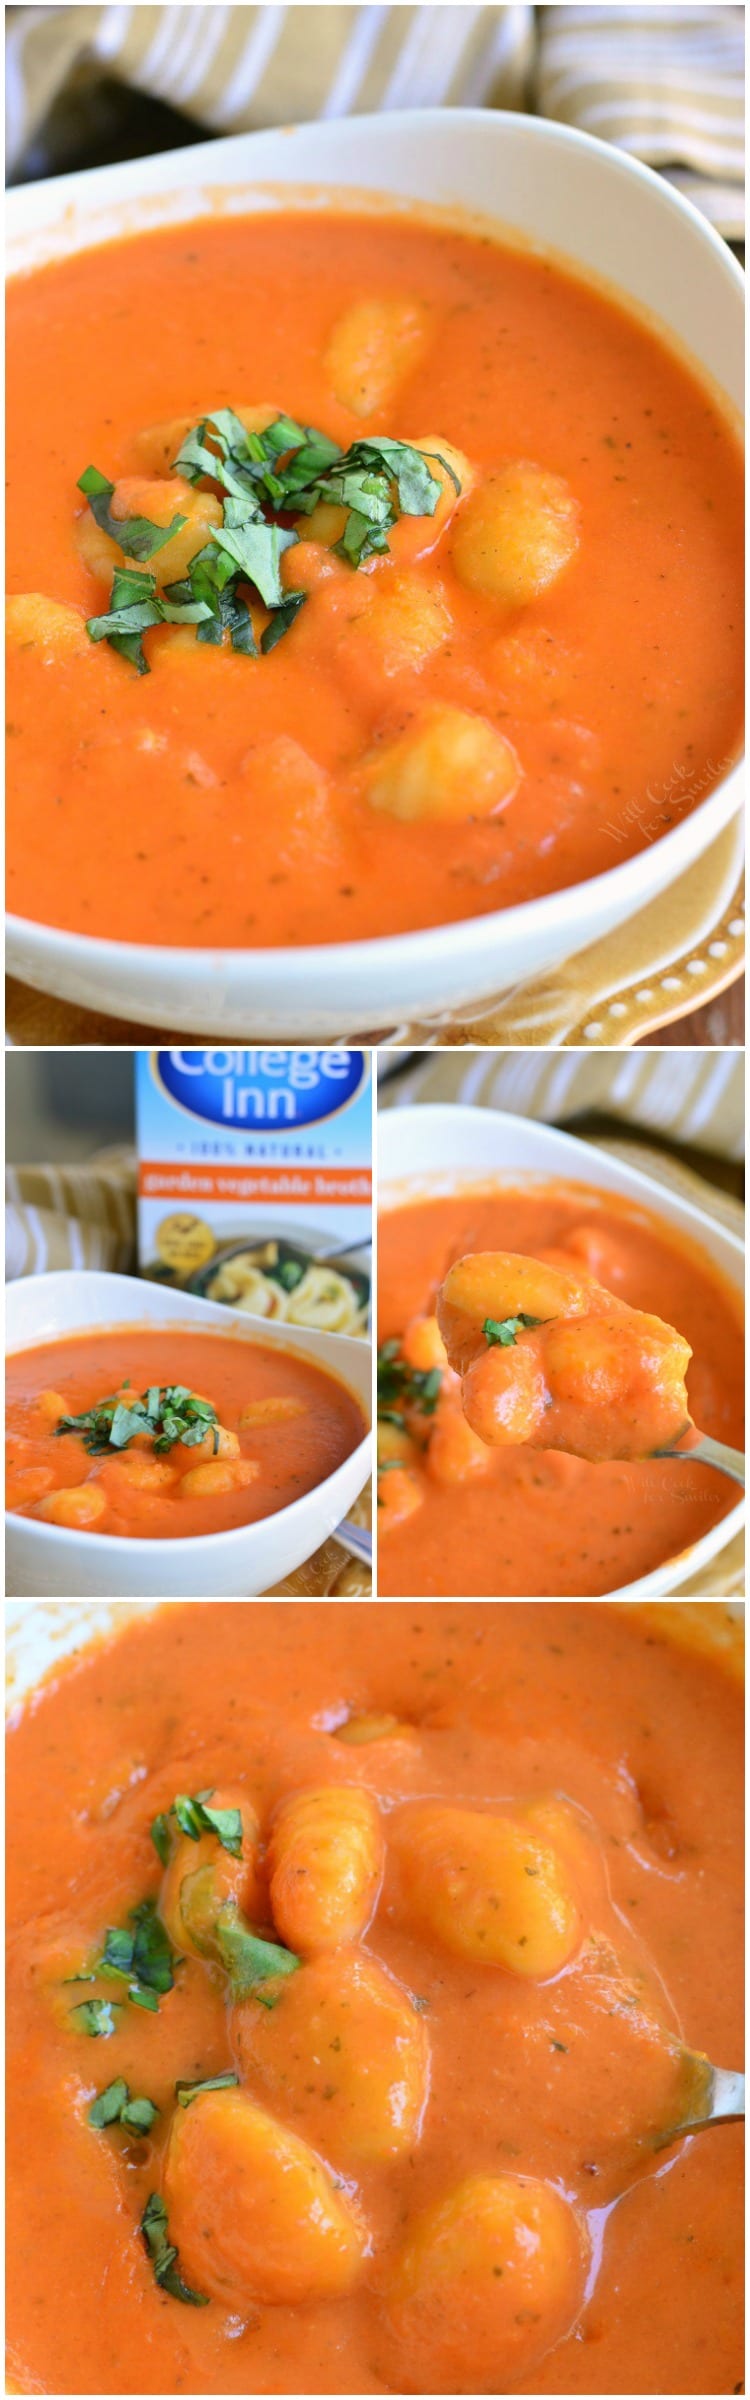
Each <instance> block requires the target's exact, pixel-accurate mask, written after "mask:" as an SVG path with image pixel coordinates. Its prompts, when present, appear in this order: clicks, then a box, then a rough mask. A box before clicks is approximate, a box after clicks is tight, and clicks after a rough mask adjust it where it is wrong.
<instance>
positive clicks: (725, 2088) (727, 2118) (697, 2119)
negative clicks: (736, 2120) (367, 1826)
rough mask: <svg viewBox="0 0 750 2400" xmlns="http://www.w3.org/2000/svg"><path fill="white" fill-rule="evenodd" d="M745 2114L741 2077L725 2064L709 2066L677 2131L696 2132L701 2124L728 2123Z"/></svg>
mask: <svg viewBox="0 0 750 2400" xmlns="http://www.w3.org/2000/svg"><path fill="white" fill-rule="evenodd" d="M744 2114H745V2078H744V2075H734V2074H732V2071H731V2069H730V2068H729V2067H712V2068H711V2071H710V2074H709V2075H707V2077H706V2080H705V2083H704V2085H703V2090H702V2092H701V2095H700V2100H699V2101H698V2102H697V2104H696V2105H695V2108H694V2113H693V2114H691V2115H690V2116H688V2117H685V2118H684V2119H683V2122H682V2124H681V2125H680V2126H679V2128H678V2131H679V2133H681V2134H683V2133H699V2132H700V2131H701V2129H702V2127H703V2126H704V2125H720V2124H728V2123H730V2122H731V2120H732V2118H733V2117H744Z"/></svg>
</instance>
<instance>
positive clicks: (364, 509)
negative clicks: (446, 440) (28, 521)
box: [79, 408, 461, 675]
mask: <svg viewBox="0 0 750 2400" xmlns="http://www.w3.org/2000/svg"><path fill="white" fill-rule="evenodd" d="M435 457H436V463H437V464H439V465H440V466H442V467H443V468H444V469H445V472H446V473H447V474H448V475H450V478H451V481H452V482H453V483H454V484H455V486H456V490H457V491H460V488H461V487H460V483H459V480H458V477H457V476H456V474H455V472H454V470H453V468H452V467H451V466H450V465H449V463H448V461H447V459H442V458H440V456H439V454H438V453H436V454H435ZM173 472H174V473H175V474H177V475H181V476H182V477H183V479H185V480H186V481H187V482H188V483H201V482H203V481H206V480H208V481H210V482H211V483H213V484H214V485H218V488H219V491H220V493H221V496H222V523H221V525H214V526H212V527H211V529H210V531H209V535H208V540H207V541H206V543H205V544H204V546H203V548H202V549H200V550H199V551H197V552H196V554H195V556H194V557H193V558H192V559H191V561H190V565H189V568H188V572H187V576H185V577H184V578H183V579H182V581H181V582H179V583H172V584H168V585H167V586H166V588H165V589H164V590H163V591H158V590H157V584H156V577H155V575H150V574H149V573H148V572H144V573H140V572H137V571H136V570H135V569H133V568H119V567H118V568H117V569H116V571H115V576H114V581H113V584H112V592H111V604H110V607H109V609H108V610H107V612H106V613H105V614H103V615H101V616H98V617H89V619H88V625H87V631H88V633H89V634H90V636H91V640H92V641H93V642H101V641H107V642H109V643H110V644H111V647H112V648H113V649H114V650H117V651H118V652H119V653H120V655H121V656H122V657H124V658H127V659H129V660H130V663H131V665H133V666H134V667H135V668H136V669H137V672H138V674H139V675H147V674H148V672H149V668H148V660H147V658H146V655H145V651H144V648H143V638H142V637H143V634H144V633H147V632H148V631H149V629H150V628H151V626H153V625H163V624H168V625H195V626H196V628H197V640H198V641H199V642H213V643H216V642H221V641H222V639H223V637H224V635H225V634H228V635H229V639H230V643H231V646H232V649H233V650H239V651H241V652H242V653H243V654H244V656H245V657H247V658H257V656H258V644H257V642H256V639H255V634H254V631H253V625H252V620H251V617H250V610H249V606H248V599H247V596H246V595H247V594H248V593H249V595H250V598H251V599H256V600H260V601H262V602H263V605H264V607H266V608H267V609H268V610H269V611H270V617H269V623H268V625H267V626H266V628H265V631H264V632H263V634H262V635H261V639H260V649H261V651H262V652H263V654H264V656H267V655H268V653H269V651H271V650H273V649H275V647H276V643H277V642H280V641H281V640H282V639H283V636H284V635H285V634H286V633H288V631H289V628H290V626H291V625H293V623H294V619H295V617H296V616H297V614H298V612H299V610H300V609H301V608H302V607H303V606H304V602H305V599H306V594H305V592H304V591H291V592H287V591H285V589H284V585H283V584H282V581H281V572H280V566H281V558H282V555H283V552H284V551H285V550H288V549H290V548H291V547H292V546H293V545H294V544H295V543H296V542H298V541H299V540H300V538H301V536H302V535H303V534H304V519H305V517H309V516H311V515H312V513H313V510H314V509H315V508H317V507H318V506H319V504H320V503H321V502H325V503H328V504H329V505H332V506H334V507H337V508H343V510H344V511H345V524H344V528H343V532H342V533H341V536H340V539H339V540H338V541H337V542H336V543H334V549H335V551H336V553H337V555H338V556H339V557H340V558H344V559H346V560H347V561H348V563H349V565H350V566H352V567H359V566H361V565H362V564H363V562H364V560H365V559H367V558H370V557H372V556H374V555H375V554H381V553H382V552H383V551H387V549H388V535H389V533H390V532H391V529H392V527H393V526H394V525H395V524H396V523H397V520H398V518H399V516H410V517H416V516H428V517H431V516H434V514H435V510H436V508H437V505H438V501H439V499H440V494H441V489H442V486H441V483H440V481H439V478H438V477H437V476H436V475H433V474H432V473H431V470H430V466H429V464H428V462H427V459H426V458H425V457H423V455H422V453H421V451H419V450H415V449H413V448H412V446H411V444H410V443H408V442H397V441H390V440H388V439H387V438H386V437H385V436H382V435H374V436H373V437H372V438H371V439H370V440H367V441H364V440H362V441H356V442H352V443H351V445H350V448H349V449H348V450H345V451H342V450H340V449H339V447H338V444H337V443H336V442H332V441H329V439H328V436H327V435H326V434H324V433H319V432H317V431H316V429H315V428H314V427H313V426H310V425H298V424H297V423H296V422H295V420H294V418H293V417H286V416H280V417H277V418H276V419H275V420H274V422H273V424H271V425H267V426H266V427H265V428H264V430H263V432H261V433H248V432H247V431H246V429H245V427H244V425H243V424H242V423H241V420H240V418H239V417H237V416H235V414H234V410H233V409H231V408H222V409H217V410H216V411H215V413H214V414H213V415H211V416H208V417H203V418H202V419H201V420H200V422H199V423H198V424H197V425H194V426H193V427H192V428H191V431H190V432H189V433H188V434H186V436H185V440H184V441H183V443H182V446H181V448H180V450H179V452H178V455H177V457H176V459H175V461H174V467H173ZM114 489H115V486H114V484H112V483H110V482H109V481H108V478H107V477H106V475H102V474H101V473H100V471H99V469H98V468H97V467H87V469H86V473H85V475H82V476H81V479H80V484H79V490H80V491H82V492H83V493H84V494H85V497H86V499H87V500H88V502H89V506H90V508H91V509H92V511H93V514H94V516H95V518H96V522H97V524H98V525H101V526H102V528H103V530H104V531H105V532H106V533H109V534H111V536H112V538H113V540H115V541H116V542H118V543H119V546H120V549H121V550H122V551H124V553H125V555H126V557H128V558H135V559H137V560H139V561H140V562H141V563H142V564H143V563H144V562H145V561H146V560H148V559H149V558H153V557H155V556H156V553H157V552H158V551H159V550H161V549H163V548H164V546H165V544H166V543H167V542H168V541H169V539H170V536H171V535H172V534H173V533H176V532H177V531H178V530H179V529H180V528H181V527H182V526H183V525H184V524H185V522H186V519H185V518H184V517H180V516H176V517H174V518H173V520H172V523H171V525H170V526H168V527H167V528H162V527H160V526H154V525H151V524H150V523H149V520H148V519H147V518H145V517H131V518H128V519H124V520H123V521H119V520H118V519H117V518H115V517H113V516H112V514H111V510H110V501H111V498H112V493H113V491H114ZM290 516H292V517H297V518H298V520H299V523H298V524H297V526H296V527H292V526H290V525H289V524H288V522H287V523H282V522H279V519H282V518H283V519H288V518H289V517H290Z"/></svg>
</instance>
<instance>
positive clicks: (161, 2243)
mask: <svg viewBox="0 0 750 2400" xmlns="http://www.w3.org/2000/svg"><path fill="white" fill-rule="evenodd" d="M140 2232H141V2233H142V2235H143V2240H144V2242H145V2244H146V2249H147V2251H148V2255H149V2258H150V2260H151V2265H152V2267H153V2270H154V2275H155V2277H156V2281H157V2283H158V2284H159V2286H160V2288H161V2290H162V2291H164V2292H169V2293H170V2295H171V2298H172V2299H173V2300H183V2301H185V2302H186V2304H187V2306H188V2307H190V2308H207V2307H208V2294H207V2293H206V2292H191V2290H190V2286H189V2284H187V2283H183V2280H182V2276H181V2274H180V2272H179V2269H178V2266H177V2250H176V2248H175V2245H174V2243H173V2242H170V2239H169V2220H168V2217H167V2211H166V2208H165V2206H164V2202H163V2200H162V2198H161V2195H160V2193H159V2192H151V2194H150V2196H149V2198H148V2200H147V2201H146V2206H145V2208H144V2211H143V2216H142V2217H141V2222H140Z"/></svg>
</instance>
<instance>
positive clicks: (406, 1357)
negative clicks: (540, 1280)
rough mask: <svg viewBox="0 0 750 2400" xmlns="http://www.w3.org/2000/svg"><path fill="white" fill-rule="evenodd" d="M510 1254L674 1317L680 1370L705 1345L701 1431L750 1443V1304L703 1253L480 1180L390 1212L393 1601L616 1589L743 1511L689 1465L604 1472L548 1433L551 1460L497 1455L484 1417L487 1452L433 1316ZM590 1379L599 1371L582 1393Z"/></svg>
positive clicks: (386, 1447)
mask: <svg viewBox="0 0 750 2400" xmlns="http://www.w3.org/2000/svg"><path fill="white" fill-rule="evenodd" d="M495 1250H502V1251H505V1250H508V1251H511V1252H514V1253H521V1254H522V1255H523V1254H525V1255H526V1256H527V1257H528V1258H530V1259H532V1260H537V1261H538V1260H539V1259H540V1258H541V1260H542V1261H544V1260H545V1259H549V1260H550V1261H553V1262H554V1263H555V1265H556V1267H562V1268H567V1272H568V1275H569V1276H571V1275H573V1276H574V1275H575V1273H576V1272H577V1271H580V1270H581V1269H582V1270H583V1271H584V1274H586V1273H588V1274H590V1275H592V1276H593V1277H595V1279H596V1282H597V1284H599V1285H602V1286H604V1288H605V1291H606V1292H611V1293H612V1294H613V1295H614V1296H615V1298H616V1300H617V1301H618V1302H622V1301H625V1302H629V1303H631V1304H632V1306H633V1308H634V1309H638V1310H643V1311H646V1312H648V1313H649V1315H651V1316H654V1317H658V1318H661V1319H666V1320H667V1325H668V1326H669V1327H670V1328H675V1329H676V1334H677V1335H678V1336H679V1337H681V1341H678V1342H677V1345H676V1347H677V1353H678V1359H679V1362H680V1365H681V1369H682V1371H684V1365H685V1345H686V1343H687V1344H689V1345H690V1349H691V1351H692V1356H691V1358H690V1363H689V1366H688V1369H687V1399H688V1405H689V1410H690V1415H691V1417H692V1419H693V1422H694V1424H695V1425H696V1426H697V1427H698V1428H699V1429H700V1431H701V1432H703V1433H708V1434H713V1435H714V1436H715V1437H716V1438H717V1439H718V1440H720V1441H725V1442H728V1443H730V1444H732V1445H733V1446H734V1447H735V1448H738V1447H741V1444H742V1402H743V1387H744V1368H743V1355H744V1352H743V1336H742V1324H741V1317H740V1313H739V1309H738V1305H737V1301H736V1300H735V1298H734V1297H733V1295H732V1294H731V1292H730V1291H729V1289H728V1287H727V1285H726V1284H725V1283H724V1282H723V1280H722V1279H721V1278H720V1277H719V1276H718V1275H716V1274H715V1273H714V1272H713V1270H712V1268H711V1266H710V1264H709V1263H708V1261H707V1260H706V1259H705V1257H704V1256H702V1255H701V1254H700V1253H698V1252H697V1251H696V1250H694V1249H693V1248H692V1246H688V1245H686V1244H684V1243H683V1242H682V1241H681V1240H680V1239H679V1237H677V1236H673V1234H672V1232H671V1230H670V1229H669V1228H668V1227H667V1226H666V1225H665V1224H663V1223H662V1222H660V1221H659V1219H658V1218H656V1217H654V1216H652V1215H651V1214H650V1212H649V1211H648V1210H646V1209H640V1208H639V1209H634V1208H632V1207H631V1206H629V1205H628V1204H627V1203H625V1202H623V1201H620V1200H618V1199H617V1198H615V1197H613V1196H612V1195H611V1194H608V1195H606V1196H602V1194H601V1193H596V1192H594V1191H593V1190H589V1189H588V1187H587V1186H586V1185H585V1184H564V1183H562V1182H561V1183H554V1184H549V1185H546V1186H545V1185H544V1184H542V1185H538V1184H534V1185H531V1186H529V1187H528V1188H526V1189H524V1190H521V1191H519V1190H515V1191H514V1190H513V1189H512V1187H510V1186H508V1185H507V1184H506V1183H502V1184H497V1185H495V1186H493V1185H488V1186H486V1187H485V1186H481V1185H480V1186H477V1185H476V1184H475V1185H468V1186H467V1187H466V1188H465V1190H464V1191H461V1190H460V1189H459V1190H458V1191H457V1192H456V1193H455V1194H454V1195H453V1196H452V1197H450V1198H446V1199H436V1200H429V1199H428V1200H424V1199H420V1200H418V1201H414V1202H413V1203H412V1204H411V1205H407V1206H404V1207H400V1208H393V1209H387V1210H386V1211H385V1212H384V1214H383V1215H382V1217H381V1222H380V1236H379V1251H378V1286H379V1303H378V1305H379V1339H380V1342H381V1345H383V1347H382V1348H381V1353H380V1359H381V1366H380V1375H379V1384H380V1398H379V1403H378V1412H379V1425H378V1444H379V1458H380V1481H379V1507H378V1578H379V1589H380V1590H381V1591H383V1592H392V1593H394V1594H395V1595H398V1594H400V1593H402V1592H434V1593H443V1594H445V1595H449V1594H450V1593H451V1592H460V1593H464V1592H476V1593H485V1594H487V1595H489V1596H492V1595H493V1594H497V1593H508V1594H509V1595H517V1594H528V1595H529V1596H533V1595H539V1596H541V1597H545V1596H547V1595H548V1594H556V1593H570V1594H571V1595H575V1594H580V1593H582V1592H583V1593H591V1594H594V1593H597V1592H607V1591H618V1590H619V1589H620V1588H621V1587H622V1586H623V1585H625V1584H628V1583H635V1582H636V1581H637V1580H638V1578H639V1577H640V1576H642V1575H646V1574H649V1573H650V1572H651V1571H652V1570H653V1569H654V1568H657V1567H659V1566H660V1565H662V1564H663V1562H664V1561H665V1560H666V1559H668V1558H672V1557H674V1556H675V1555H676V1554H677V1553H678V1552H680V1551H682V1550H686V1549H687V1548H688V1546H689V1544H690V1543H692V1542H695V1541H697V1540H698V1539H699V1538H700V1536H701V1534H704V1533H705V1532H706V1531H707V1529H708V1527H709V1526H711V1525H715V1524H716V1523H717V1520H719V1519H720V1518H721V1517H723V1516H725V1515H726V1513H727V1511H728V1510H729V1509H730V1508H732V1506H733V1505H734V1501H735V1497H736V1495H735V1490H734V1487H733V1485H732V1484H731V1483H729V1482H728V1480H727V1479H726V1477H724V1476H722V1475H720V1474H717V1472H716V1470H715V1469H714V1468H711V1467H705V1466H697V1465H695V1464H694V1463H693V1461H692V1460H691V1459H690V1458H689V1457H685V1458H684V1459H683V1458H680V1459H675V1458H671V1459H661V1458H656V1457H637V1458H629V1457H605V1459H604V1460H603V1461H602V1460H600V1459H596V1460H593V1459H592V1458H591V1456H588V1457H587V1456H582V1457H573V1456H569V1455H567V1454H566V1450H565V1446H564V1445H563V1447H562V1448H560V1449H557V1448H552V1447H551V1448H550V1449H545V1448H544V1443H543V1431H542V1432H540V1433H539V1443H540V1447H538V1448H537V1447H532V1446H529V1445H528V1444H527V1443H526V1441H525V1440H523V1439H521V1438H520V1437H519V1440H518V1442H517V1443H506V1444H505V1445H504V1446H503V1447H502V1448H496V1447H494V1446H491V1445H490V1438H489V1437H491V1436H492V1433H493V1428H492V1424H491V1422H490V1421H489V1419H488V1415H487V1412H486V1411H485V1413H484V1415H482V1414H479V1415H475V1418H474V1422H475V1424H480V1425H481V1424H484V1430H485V1432H486V1433H487V1435H488V1441H485V1440H483V1439H482V1437H481V1434H480V1433H478V1432H477V1431H475V1430H474V1429H473V1426H472V1425H471V1424H470V1423H469V1422H467V1419H466V1418H465V1416H464V1415H463V1412H462V1407H461V1386H460V1383H459V1381H458V1377H457V1376H456V1375H455V1374H453V1373H451V1372H449V1371H448V1372H446V1360H445V1353H444V1350H443V1347H442V1343H441V1342H440V1338H439V1334H438V1349H437V1351H436V1349H435V1347H434V1343H435V1333H436V1332H437V1331H438V1329H437V1326H436V1322H435V1316H434V1311H435V1305H436V1300H437V1297H438V1294H439V1292H440V1289H441V1286H442V1285H443V1283H444V1280H445V1277H446V1275H447V1273H448V1270H449V1269H450V1268H451V1267H452V1265H453V1262H454V1261H457V1260H459V1259H461V1258H463V1257H465V1256H466V1255H467V1253H471V1252H482V1251H495ZM532 1338H533V1337H532ZM589 1338H590V1337H589ZM618 1338H619V1339H620V1341H621V1340H622V1336H619V1337H618V1336H617V1334H615V1339H616V1340H617V1339H618ZM441 1354H442V1362H443V1363H442V1365H441V1364H440V1363H439V1362H440V1355H441ZM506 1355H510V1353H507V1354H506ZM593 1372H594V1359H593V1348H592V1350H591V1357H590V1365H589V1370H588V1374H589V1377H593ZM415 1376H416V1381H415V1380H414V1378H415ZM586 1382H587V1377H586V1374H584V1379H583V1389H584V1393H585V1390H586ZM489 1413H490V1416H491V1409H490V1412H489ZM614 1413H615V1414H616V1411H615V1412H614ZM644 1422H645V1420H644ZM521 1430H522V1429H521ZM596 1430H597V1429H596V1426H594V1439H593V1440H592V1447H595V1436H596ZM599 1430H601V1429H599ZM663 1431H664V1428H663V1427H662V1432H663ZM659 1438H660V1439H661V1435H660V1437H659ZM654 1446H656V1442H654Z"/></svg>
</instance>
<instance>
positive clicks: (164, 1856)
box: [151, 1813, 172, 1867]
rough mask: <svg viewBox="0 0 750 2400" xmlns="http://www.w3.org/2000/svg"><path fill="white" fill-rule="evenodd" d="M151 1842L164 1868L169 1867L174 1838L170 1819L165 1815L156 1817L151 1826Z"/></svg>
mask: <svg viewBox="0 0 750 2400" xmlns="http://www.w3.org/2000/svg"><path fill="white" fill-rule="evenodd" d="M151 1840H152V1842H153V1845H154V1849H155V1851H156V1855H157V1858H158V1859H160V1860H161V1864H162V1866H163V1867H168V1866H169V1861H170V1857H171V1854H172V1836H171V1833H170V1830H169V1818H168V1816H166V1815H164V1814H163V1813H162V1815H161V1816H158V1817H154V1821H153V1825H152V1826H151Z"/></svg>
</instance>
